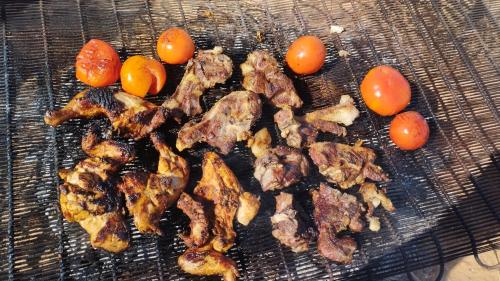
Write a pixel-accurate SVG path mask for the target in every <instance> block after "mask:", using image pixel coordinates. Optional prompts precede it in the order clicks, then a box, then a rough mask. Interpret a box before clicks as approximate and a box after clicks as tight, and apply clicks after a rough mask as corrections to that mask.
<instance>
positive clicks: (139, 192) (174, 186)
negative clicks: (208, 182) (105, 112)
mask: <svg viewBox="0 0 500 281" xmlns="http://www.w3.org/2000/svg"><path fill="white" fill-rule="evenodd" d="M150 137H151V141H152V142H153V145H154V146H155V148H156V150H157V151H158V152H159V153H160V157H159V162H158V171H157V173H147V172H142V171H134V172H129V173H127V174H125V175H124V176H123V177H122V181H121V183H120V184H119V185H118V188H119V189H120V191H122V192H123V193H124V194H125V198H126V201H127V209H128V210H129V212H130V214H132V216H133V217H134V223H135V226H136V227H137V229H138V230H139V231H140V232H142V233H156V234H161V231H160V228H159V223H160V219H161V216H162V215H163V213H164V212H165V210H167V209H168V208H169V207H170V206H171V205H172V204H173V203H174V202H175V201H176V200H177V199H178V198H179V196H180V194H181V193H182V191H183V190H184V188H185V187H186V184H187V182H188V179H189V166H188V163H187V161H186V160H184V159H183V158H182V157H180V156H178V155H176V154H175V153H174V152H172V150H171V149H170V148H169V147H168V146H167V144H165V142H164V140H163V139H162V138H161V137H160V136H159V135H158V133H152V134H151V136H150Z"/></svg>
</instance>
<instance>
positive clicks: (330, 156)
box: [309, 142, 389, 189]
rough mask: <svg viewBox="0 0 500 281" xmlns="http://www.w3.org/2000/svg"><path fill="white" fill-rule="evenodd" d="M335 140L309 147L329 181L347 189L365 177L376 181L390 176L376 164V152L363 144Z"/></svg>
mask: <svg viewBox="0 0 500 281" xmlns="http://www.w3.org/2000/svg"><path fill="white" fill-rule="evenodd" d="M361 145H362V143H361V142H357V143H356V144H355V145H354V146H350V145H347V144H341V143H333V142H317V143H314V144H312V145H311V147H310V148H309V155H310V156H311V159H312V160H313V162H314V164H316V166H318V168H319V172H320V173H321V174H322V175H324V176H325V177H326V179H327V180H328V181H329V182H332V183H336V184H338V185H339V186H340V187H341V188H343V189H347V188H350V187H352V186H353V185H355V184H361V183H363V182H365V178H369V179H371V180H374V181H387V180H389V178H388V176H387V175H386V174H385V173H384V171H383V170H382V168H381V167H379V166H377V165H375V164H374V163H373V162H374V161H375V157H376V155H375V152H374V151H373V150H372V149H370V148H366V147H362V146H361Z"/></svg>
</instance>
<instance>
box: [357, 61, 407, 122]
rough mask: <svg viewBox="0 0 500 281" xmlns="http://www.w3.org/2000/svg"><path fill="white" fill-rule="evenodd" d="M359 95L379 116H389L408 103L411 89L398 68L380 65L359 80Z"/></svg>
mask: <svg viewBox="0 0 500 281" xmlns="http://www.w3.org/2000/svg"><path fill="white" fill-rule="evenodd" d="M361 96H362V97H363V100H364V101H365V103H366V106H368V108H369V109H371V110H373V111H375V112H376V113H377V114H379V115H381V116H391V115H394V114H397V113H399V112H401V111H402V110H403V109H405V107H406V106H407V105H408V104H409V103H410V99H411V89H410V84H409V83H408V81H407V80H406V79H405V78H404V77H403V75H402V74H401V73H400V72H399V71H398V70H396V69H394V68H392V67H390V66H387V65H381V66H377V67H374V68H372V69H371V70H370V71H368V73H367V74H366V76H365V78H364V79H363V81H362V82H361Z"/></svg>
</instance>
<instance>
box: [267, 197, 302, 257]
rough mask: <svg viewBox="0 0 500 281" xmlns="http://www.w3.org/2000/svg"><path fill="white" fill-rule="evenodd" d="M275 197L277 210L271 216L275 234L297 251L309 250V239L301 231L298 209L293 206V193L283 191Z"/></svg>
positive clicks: (282, 242)
mask: <svg viewBox="0 0 500 281" xmlns="http://www.w3.org/2000/svg"><path fill="white" fill-rule="evenodd" d="M275 199H276V212H275V213H274V215H273V216H272V217H271V223H272V225H273V232H272V234H273V236H274V237H275V238H276V239H278V240H279V241H280V243H281V244H283V245H285V246H287V247H290V248H291V249H292V251H293V252H295V253H300V252H305V251H307V250H308V249H309V245H308V242H309V240H308V239H307V238H306V237H305V235H304V234H303V233H299V221H298V220H297V217H296V216H297V211H295V209H294V208H293V195H292V194H289V193H285V192H281V193H280V194H279V195H278V196H276V197H275Z"/></svg>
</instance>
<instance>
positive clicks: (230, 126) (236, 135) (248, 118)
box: [176, 91, 262, 154]
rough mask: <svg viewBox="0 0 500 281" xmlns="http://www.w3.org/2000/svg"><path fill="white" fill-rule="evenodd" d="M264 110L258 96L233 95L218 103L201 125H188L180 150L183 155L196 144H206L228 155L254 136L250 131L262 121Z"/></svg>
mask: <svg viewBox="0 0 500 281" xmlns="http://www.w3.org/2000/svg"><path fill="white" fill-rule="evenodd" d="M261 110H262V104H261V102H260V99H259V97H258V95H257V94H255V93H252V92H247V91H237V92H232V93H230V94H229V95H227V96H225V97H223V98H221V99H220V100H219V101H217V102H216V103H215V104H214V106H213V107H212V108H211V109H210V110H209V111H208V112H207V113H205V114H204V115H203V118H202V119H201V121H200V122H198V123H196V122H194V121H192V122H188V123H186V124H185V125H184V126H183V127H182V128H181V130H180V131H179V134H178V137H177V143H176V146H177V149H178V150H179V151H182V150H184V149H186V148H190V147H192V146H193V145H194V144H195V143H197V142H206V143H208V144H209V145H211V146H214V147H217V148H219V149H220V151H221V153H222V154H227V153H229V151H231V149H232V148H233V147H234V144H235V143H236V142H237V141H242V140H246V139H248V138H249V137H250V136H251V132H250V128H251V127H252V125H253V124H254V123H255V122H256V121H257V119H259V118H260V114H261Z"/></svg>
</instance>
